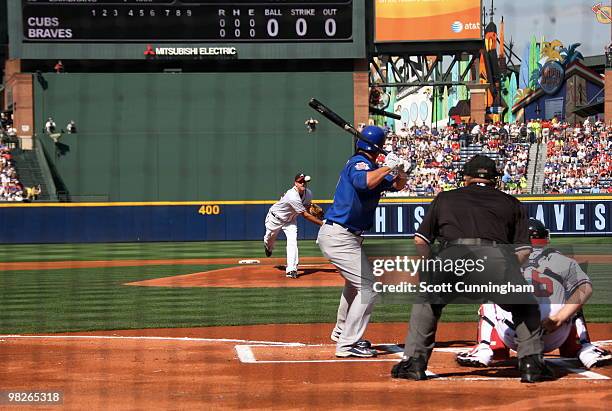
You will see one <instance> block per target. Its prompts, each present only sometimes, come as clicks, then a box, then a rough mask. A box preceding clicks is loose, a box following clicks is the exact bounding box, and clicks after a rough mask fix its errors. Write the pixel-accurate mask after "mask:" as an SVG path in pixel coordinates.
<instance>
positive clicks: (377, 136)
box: [357, 126, 385, 151]
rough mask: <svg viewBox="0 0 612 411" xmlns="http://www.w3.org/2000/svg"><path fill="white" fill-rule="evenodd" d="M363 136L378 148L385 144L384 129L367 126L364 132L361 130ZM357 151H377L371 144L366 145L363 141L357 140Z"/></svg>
mask: <svg viewBox="0 0 612 411" xmlns="http://www.w3.org/2000/svg"><path fill="white" fill-rule="evenodd" d="M361 134H363V135H364V137H365V138H367V139H368V140H370V141H371V142H372V143H374V144H375V145H376V146H378V148H382V145H383V144H384V142H385V132H384V130H383V129H382V128H380V127H377V126H367V127H366V128H364V129H363V130H361ZM357 149H358V150H364V151H375V150H376V149H375V148H374V147H372V145H371V144H368V143H366V142H365V141H363V140H357Z"/></svg>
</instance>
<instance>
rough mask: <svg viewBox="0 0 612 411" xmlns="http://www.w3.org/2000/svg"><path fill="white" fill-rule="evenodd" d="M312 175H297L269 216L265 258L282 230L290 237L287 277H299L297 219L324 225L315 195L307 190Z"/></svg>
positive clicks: (273, 206)
mask: <svg viewBox="0 0 612 411" xmlns="http://www.w3.org/2000/svg"><path fill="white" fill-rule="evenodd" d="M309 181H310V176H307V175H305V174H304V173H298V174H297V175H296V176H295V178H294V182H293V187H291V188H290V189H289V190H287V192H286V193H285V194H283V196H282V197H281V199H280V200H278V201H277V202H276V203H274V205H272V207H270V210H268V214H266V221H265V226H266V234H265V235H264V239H263V241H264V251H265V253H266V257H270V256H271V255H272V251H273V250H274V243H275V242H276V237H278V234H279V233H280V231H281V230H283V232H284V233H285V237H287V266H286V268H285V272H286V276H287V278H298V271H297V269H298V263H299V253H298V246H297V223H296V220H297V216H298V215H300V214H301V215H302V216H303V217H304V218H305V219H306V220H308V221H310V222H311V223H313V224H317V225H319V226H320V225H323V221H321V220H322V219H323V210H322V209H321V207H319V206H318V205H316V204H313V203H312V192H311V191H310V190H309V189H308V188H307V187H306V185H307V184H308V182H309Z"/></svg>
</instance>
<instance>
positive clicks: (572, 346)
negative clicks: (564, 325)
mask: <svg viewBox="0 0 612 411" xmlns="http://www.w3.org/2000/svg"><path fill="white" fill-rule="evenodd" d="M590 342H591V339H590V337H589V333H588V331H587V328H586V321H585V320H584V314H583V313H582V310H580V311H578V312H577V313H576V314H575V316H574V320H573V323H572V329H571V330H570V332H569V335H568V336H567V339H566V340H565V341H564V342H563V344H561V346H560V347H559V355H561V357H566V358H573V357H576V356H577V355H578V351H580V349H581V348H582V345H583V344H589V343H590Z"/></svg>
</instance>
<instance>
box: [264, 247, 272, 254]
mask: <svg viewBox="0 0 612 411" xmlns="http://www.w3.org/2000/svg"><path fill="white" fill-rule="evenodd" d="M264 251H265V253H266V257H270V256H272V251H270V250H269V249H268V247H266V246H265V245H264Z"/></svg>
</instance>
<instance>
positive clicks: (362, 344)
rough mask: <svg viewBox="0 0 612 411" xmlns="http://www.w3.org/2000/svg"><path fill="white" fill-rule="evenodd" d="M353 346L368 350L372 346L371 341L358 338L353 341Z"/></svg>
mask: <svg viewBox="0 0 612 411" xmlns="http://www.w3.org/2000/svg"><path fill="white" fill-rule="evenodd" d="M355 347H359V348H365V349H366V350H369V349H370V348H372V343H371V342H370V341H368V340H359V341H357V342H356V343H355Z"/></svg>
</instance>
